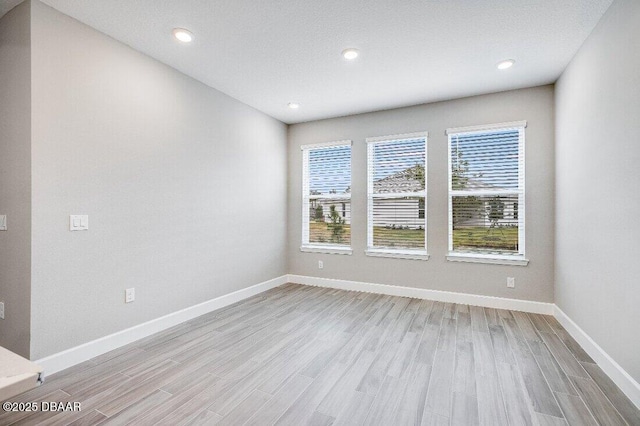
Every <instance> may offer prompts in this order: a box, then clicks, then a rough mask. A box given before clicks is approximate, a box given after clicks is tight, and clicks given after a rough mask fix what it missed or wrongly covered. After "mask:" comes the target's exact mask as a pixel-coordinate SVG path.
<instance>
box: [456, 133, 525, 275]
mask: <svg viewBox="0 0 640 426" xmlns="http://www.w3.org/2000/svg"><path fill="white" fill-rule="evenodd" d="M525 127H527V122H526V121H513V122H510V123H497V124H489V125H486V126H470V127H458V128H454V129H448V130H447V131H446V132H445V133H446V134H447V135H448V136H447V150H448V151H447V157H448V167H449V170H448V208H449V218H448V225H449V229H448V234H449V235H448V247H449V256H447V260H450V261H454V262H474V263H494V264H503V265H519V266H527V264H528V263H529V261H528V260H527V259H526V258H525V256H526V253H525V250H526V241H525V237H526V232H525V229H526V228H525V227H526V221H525V218H526V199H525V142H526V140H525V131H524V129H525ZM454 130H455V131H456V132H454ZM483 130H518V189H517V190H505V189H499V190H477V191H474V190H458V189H456V190H454V189H453V175H452V158H451V144H452V142H453V137H454V136H455V137H456V143H458V135H460V134H462V133H470V134H473V133H479V132H481V131H483ZM456 151H457V147H456ZM465 196H476V197H482V196H517V197H518V258H516V259H515V260H514V258H511V257H503V256H499V255H498V256H494V255H490V256H487V255H483V254H482V252H480V251H479V252H477V253H472V254H470V255H466V254H462V255H461V254H460V253H457V252H455V251H454V249H453V198H454V197H465ZM514 214H515V213H514ZM486 259H489V260H486ZM498 260H499V261H498Z"/></svg>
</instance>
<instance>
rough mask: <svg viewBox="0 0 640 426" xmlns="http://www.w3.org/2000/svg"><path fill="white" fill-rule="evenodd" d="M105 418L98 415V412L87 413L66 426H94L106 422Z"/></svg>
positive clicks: (102, 415)
mask: <svg viewBox="0 0 640 426" xmlns="http://www.w3.org/2000/svg"><path fill="white" fill-rule="evenodd" d="M106 418H107V416H105V415H104V414H102V413H100V412H99V411H96V410H92V411H89V412H88V413H84V415H83V416H82V417H79V418H78V419H76V420H74V421H72V422H70V423H67V425H66V426H95V425H98V424H102V423H103V421H104V420H106Z"/></svg>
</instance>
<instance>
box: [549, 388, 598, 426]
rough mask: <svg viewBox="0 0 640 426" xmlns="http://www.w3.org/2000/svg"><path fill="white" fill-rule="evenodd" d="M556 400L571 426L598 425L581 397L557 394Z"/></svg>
mask: <svg viewBox="0 0 640 426" xmlns="http://www.w3.org/2000/svg"><path fill="white" fill-rule="evenodd" d="M556 399H557V400H558V403H559V404H560V408H562V412H563V413H564V417H565V419H566V420H567V423H569V425H570V426H583V425H584V426H597V424H598V423H597V422H596V420H595V419H594V418H593V416H592V415H591V413H590V412H589V409H588V408H587V406H586V405H584V402H583V401H582V400H581V399H580V398H579V397H577V396H573V395H566V394H564V393H556Z"/></svg>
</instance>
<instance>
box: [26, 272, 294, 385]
mask: <svg viewBox="0 0 640 426" xmlns="http://www.w3.org/2000/svg"><path fill="white" fill-rule="evenodd" d="M287 278H288V277H287V275H282V276H280V277H277V278H273V279H271V280H268V281H264V282H262V283H260V284H256V285H253V286H251V287H247V288H243V289H241V290H238V291H234V292H233V293H229V294H225V295H223V296H219V297H216V298H214V299H211V300H208V301H206V302H203V303H199V304H197V305H194V306H190V307H188V308H185V309H181V310H179V311H176V312H173V313H170V314H168V315H164V316H162V317H160V318H156V319H153V320H151V321H147V322H144V323H142V324H138V325H136V326H133V327H130V328H127V329H124V330H121V331H118V332H116V333H113V334H110V335H108V336H104V337H101V338H99V339H96V340H92V341H91V342H87V343H83V344H82V345H79V346H76V347H73V348H70V349H67V350H64V351H62V352H58V353H56V354H53V355H49V356H47V357H45V358H42V359H39V360H37V361H35V362H36V363H37V364H39V365H40V366H42V367H43V368H44V371H45V373H46V374H47V375H49V374H54V373H57V372H58V371H61V370H64V369H66V368H69V367H72V366H74V365H76V364H79V363H81V362H84V361H87V360H89V359H91V358H94V357H96V356H98V355H102V354H104V353H106V352H109V351H111V350H114V349H117V348H119V347H121V346H124V345H127V344H129V343H132V342H135V341H136V340H139V339H142V338H144V337H147V336H150V335H152V334H154V333H157V332H159V331H162V330H166V329H167V328H170V327H173V326H175V325H178V324H181V323H183V322H185V321H189V320H190V319H193V318H196V317H199V316H200V315H204V314H207V313H209V312H212V311H215V310H216V309H220V308H223V307H225V306H229V305H231V304H233V303H236V302H239V301H241V300H243V299H246V298H248V297H251V296H255V295H256V294H259V293H262V292H264V291H267V290H270V289H272V288H275V287H278V286H280V285H283V284H286V283H287Z"/></svg>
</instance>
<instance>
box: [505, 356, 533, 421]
mask: <svg viewBox="0 0 640 426" xmlns="http://www.w3.org/2000/svg"><path fill="white" fill-rule="evenodd" d="M497 367H498V377H499V379H500V387H501V389H502V397H503V399H504V406H505V409H506V410H507V418H508V419H509V424H512V425H521V426H529V425H533V421H532V416H531V414H532V412H531V411H530V410H529V407H530V406H531V404H530V403H529V401H528V400H527V395H526V391H525V388H524V384H523V383H522V379H521V378H520V373H519V371H518V367H517V366H516V365H514V364H509V363H505V362H497Z"/></svg>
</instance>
